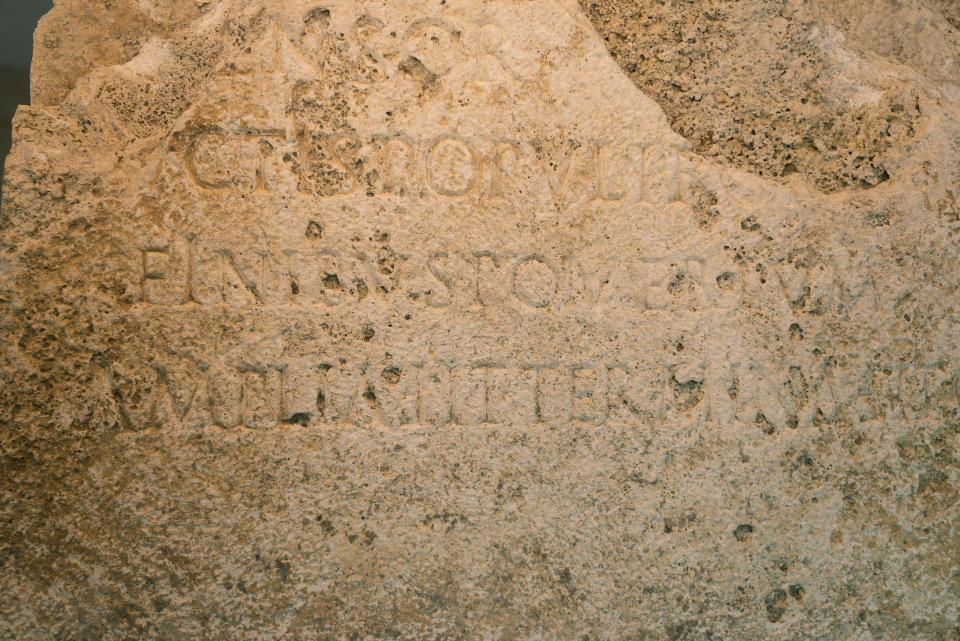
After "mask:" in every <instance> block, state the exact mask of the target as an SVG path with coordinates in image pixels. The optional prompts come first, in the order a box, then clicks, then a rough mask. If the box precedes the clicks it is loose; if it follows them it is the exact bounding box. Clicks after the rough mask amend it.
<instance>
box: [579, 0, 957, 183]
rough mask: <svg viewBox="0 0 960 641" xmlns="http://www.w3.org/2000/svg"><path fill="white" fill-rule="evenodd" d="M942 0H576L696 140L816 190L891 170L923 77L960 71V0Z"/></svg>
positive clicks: (911, 127)
mask: <svg viewBox="0 0 960 641" xmlns="http://www.w3.org/2000/svg"><path fill="white" fill-rule="evenodd" d="M940 4H942V5H944V6H942V7H941V6H938V3H937V2H933V1H928V0H911V1H909V2H891V1H890V0H871V1H870V2H862V1H856V2H837V1H835V0H825V1H823V2H820V1H817V2H796V1H793V0H749V1H747V2H741V1H735V0H709V1H707V2H690V1H679V2H663V1H662V0H635V1H631V2H620V1H619V0H582V1H581V5H582V6H583V7H584V9H585V10H586V11H587V12H588V13H589V15H590V17H591V19H592V20H593V22H594V24H596V26H597V28H598V29H599V30H600V32H601V33H602V35H603V38H604V40H605V42H606V43H607V45H608V46H609V47H610V50H611V52H612V54H613V55H614V57H615V58H616V59H617V61H618V62H619V63H620V65H621V66H622V67H623V68H624V70H625V71H626V72H627V73H628V74H629V75H630V77H631V78H632V79H633V80H634V82H635V83H636V84H637V86H638V87H640V88H641V89H642V90H644V91H645V92H647V93H648V94H649V95H650V96H651V97H653V98H654V99H655V100H656V101H657V102H658V103H659V104H660V105H661V106H662V107H663V109H664V110H665V111H666V113H667V116H668V117H669V118H670V122H671V125H672V126H673V127H674V128H675V129H676V130H677V131H679V132H680V133H681V134H683V135H684V136H685V137H686V138H688V139H689V140H690V141H691V142H692V143H693V144H694V146H695V149H696V151H697V152H698V153H701V154H703V155H705V156H707V157H711V158H715V159H717V160H718V161H722V162H725V163H729V164H731V165H733V166H736V167H739V168H742V169H746V170H748V171H752V172H755V173H757V174H759V175H762V176H767V177H775V178H782V179H790V180H793V181H797V180H803V181H804V182H807V183H809V184H812V185H814V186H816V187H817V188H818V189H820V190H821V191H824V192H833V191H837V190H847V189H870V188H872V187H875V186H876V185H878V184H882V183H883V182H884V181H886V180H888V179H889V176H890V174H891V173H893V172H894V171H896V170H897V167H898V166H899V165H900V164H901V163H902V162H903V161H904V157H905V156H906V157H909V155H910V153H911V152H910V143H911V141H913V140H914V139H915V137H916V135H917V133H918V132H917V129H918V127H920V126H921V122H922V118H921V104H920V102H919V98H920V96H921V95H922V94H923V91H922V90H921V89H920V85H922V84H923V83H924V82H926V83H927V86H928V87H932V86H936V85H938V84H940V83H947V84H948V86H955V85H956V82H957V79H958V75H957V74H958V70H960V57H958V56H960V53H958V52H960V32H958V31H957V29H956V28H955V26H954V25H952V24H951V23H950V22H949V20H950V19H951V16H953V17H955V15H954V14H956V11H957V9H956V6H957V5H956V3H940ZM951 7H953V8H951ZM948 91H949V90H948Z"/></svg>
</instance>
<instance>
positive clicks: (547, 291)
mask: <svg viewBox="0 0 960 641" xmlns="http://www.w3.org/2000/svg"><path fill="white" fill-rule="evenodd" d="M136 271H137V272H138V273H137V274H136V275H135V276H134V278H135V281H134V282H135V284H134V283H131V287H134V288H135V290H134V291H136V292H137V297H138V298H139V300H140V301H141V302H143V303H146V304H150V305H162V306H171V307H175V306H189V305H200V306H219V305H222V306H228V307H246V306H263V307H277V306H283V305H296V306H306V307H311V306H318V307H319V308H328V307H339V306H346V305H351V304H357V303H359V302H361V301H363V300H364V299H366V298H367V297H370V296H373V297H376V298H385V297H403V298H405V299H407V300H409V301H411V302H413V303H416V304H422V305H425V306H427V307H432V308H447V307H450V308H456V309H470V308H471V307H473V306H478V305H479V306H483V307H488V306H503V305H508V306H513V307H515V308H517V309H520V310H526V311H529V312H545V311H550V312H557V311H568V312H572V313H578V314H584V313H586V314H593V313H600V312H601V311H610V310H615V309H624V310H630V311H632V312H635V313H646V312H650V311H658V310H659V311H670V312H698V313H709V312H720V311H732V310H737V309H741V308H742V307H744V306H745V305H747V304H748V303H749V301H751V300H765V301H770V302H773V303H775V304H779V305H781V306H783V307H784V309H786V310H790V311H791V312H804V313H808V314H815V315H822V314H825V313H827V312H831V311H836V312H840V313H845V314H852V313H854V312H855V311H857V310H859V309H860V308H863V309H865V310H867V311H868V312H869V310H875V309H876V308H877V306H878V302H879V298H880V293H879V292H878V290H877V284H876V281H875V280H874V279H873V278H872V277H871V276H870V275H869V273H868V274H867V275H863V274H860V273H858V272H854V271H851V270H843V269H841V268H840V267H835V266H833V265H832V264H830V263H826V264H823V265H817V266H813V267H809V268H806V267H804V268H800V267H797V266H793V265H789V264H786V263H784V264H781V265H775V266H773V268H772V272H773V274H772V276H771V277H769V278H768V277H766V272H763V271H758V270H756V269H750V267H749V266H748V265H745V264H743V263H742V262H738V261H736V260H735V259H734V258H733V257H728V258H719V259H718V258H711V259H708V258H705V257H701V256H694V255H687V254H675V255H672V256H671V255H668V256H641V255H638V256H629V257H620V256H602V257H594V256H590V255H587V254H585V253H579V254H578V253H573V254H554V255H547V254H541V253H536V252H533V253H529V252H528V253H524V252H506V251H491V250H473V251H435V252H430V253H427V254H423V255H413V254H406V253H402V252H397V251H395V250H394V249H392V248H391V247H389V246H388V245H381V246H380V247H377V248H375V249H373V250H372V251H371V252H370V253H367V252H365V251H361V250H350V249H342V248H339V247H336V246H325V245H320V246H313V247H308V246H306V244H299V245H298V246H297V247H296V248H288V249H283V250H279V251H278V250H276V249H273V250H271V249H268V248H266V247H262V248H243V249H234V250H230V249H225V248H221V247H216V246H209V245H206V244H205V243H203V242H201V241H200V240H199V239H197V238H195V237H184V236H174V237H172V238H171V239H170V240H169V241H167V242H166V243H164V244H152V245H146V246H144V247H143V248H142V249H140V256H139V259H138V261H137V263H136Z"/></svg>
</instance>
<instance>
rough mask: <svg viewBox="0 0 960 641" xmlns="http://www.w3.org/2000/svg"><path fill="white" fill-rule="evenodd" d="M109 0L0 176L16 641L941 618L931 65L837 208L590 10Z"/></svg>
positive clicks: (945, 334) (883, 626)
mask: <svg viewBox="0 0 960 641" xmlns="http://www.w3.org/2000/svg"><path fill="white" fill-rule="evenodd" d="M88 5H89V6H88ZM99 7H100V5H96V6H95V5H94V3H76V4H70V5H69V7H68V5H67V4H66V3H64V4H60V5H58V7H57V8H56V9H55V10H54V12H53V13H52V14H51V16H50V17H49V18H48V19H47V21H46V23H45V24H46V25H48V26H49V25H52V24H59V25H61V27H62V31H61V32H62V33H64V34H66V33H71V32H72V31H71V29H77V30H80V31H83V29H85V28H86V27H83V26H82V25H83V24H84V23H83V21H84V20H87V19H94V18H91V16H97V15H100V14H98V13H97V11H99V10H100V9H99ZM68 8H70V10H77V11H80V12H81V13H82V16H83V17H79V18H76V19H73V18H71V16H70V13H69V11H67V9H68ZM84 8H86V9H89V11H87V12H86V13H84V12H82V11H81V10H82V9H84ZM128 9H129V10H130V11H134V10H136V11H140V12H144V13H145V14H149V15H151V16H153V18H152V19H153V20H155V21H156V23H157V24H161V23H163V25H165V26H163V28H162V29H160V28H158V29H157V30H155V31H151V32H150V34H151V35H149V36H144V35H142V34H144V33H146V32H145V31H143V30H144V29H147V28H148V27H145V26H144V25H143V24H142V23H141V22H140V21H136V24H132V23H131V24H129V25H125V23H123V22H119V23H116V24H117V29H118V30H119V31H120V34H121V35H118V36H117V38H119V40H122V39H123V37H125V36H129V37H135V38H140V40H138V42H137V45H136V46H135V47H134V48H133V49H130V50H125V51H124V52H121V54H117V56H116V57H114V58H104V59H100V58H95V57H89V58H84V60H83V61H79V62H78V63H77V64H78V65H79V66H78V67H76V68H74V69H73V70H67V71H69V73H66V72H65V74H64V75H60V76H58V75H57V74H54V73H52V72H50V71H48V70H49V69H51V67H50V66H49V65H52V64H53V61H55V58H45V59H43V60H42V61H41V60H38V65H40V66H39V67H38V69H40V70H41V71H40V73H39V77H38V79H37V82H38V85H37V86H43V83H44V82H47V81H49V82H50V83H52V84H51V85H50V86H54V85H56V86H59V87H61V90H62V91H66V92H67V93H66V95H65V96H63V97H62V99H61V98H57V97H56V96H55V95H54V94H53V93H51V94H49V95H50V96H51V97H50V98H49V100H43V101H38V103H37V104H36V105H34V106H32V107H23V108H21V110H20V112H19V113H18V116H17V120H16V143H15V147H14V150H13V152H12V154H11V156H10V158H9V160H8V164H7V174H6V178H5V180H6V182H5V186H4V203H3V217H2V236H0V238H2V254H0V278H2V280H0V333H2V334H0V345H2V350H0V359H2V360H0V375H2V380H3V385H2V387H0V426H2V427H0V430H2V431H0V456H2V457H3V460H2V466H3V468H2V469H3V470H4V475H3V476H2V477H0V479H2V480H0V487H2V492H3V499H4V500H3V502H2V503H0V637H4V638H6V637H9V638H17V639H47V638H51V637H52V638H63V639H84V640H86V639H128V638H138V639H172V638H185V639H221V638H223V639H227V638H229V639H251V640H252V639H311V640H312V639H449V638H462V639H557V640H560V639H573V638H577V639H585V638H591V639H593V638H610V639H645V638H646V639H708V638H713V639H716V638H738V639H791V638H813V639H837V638H842V639H904V638H910V639H926V640H930V641H933V640H937V641H939V640H940V639H944V638H950V637H951V635H955V633H956V629H957V624H958V620H957V617H958V614H960V598H958V597H960V584H958V582H957V577H956V571H955V565H956V561H955V557H956V549H957V543H958V542H957V538H956V532H957V526H958V525H960V521H958V516H957V514H958V510H957V506H958V503H957V502H958V493H957V490H956V486H957V481H958V463H957V456H958V454H957V452H958V447H960V442H958V435H960V406H958V380H957V379H958V376H957V374H958V369H960V368H958V365H957V352H958V347H960V346H958V340H960V334H958V331H957V325H956V321H955V320H954V319H955V311H956V309H955V307H956V300H957V296H956V283H957V282H958V276H960V274H958V271H960V262H958V259H957V258H958V257H957V251H956V235H957V230H958V227H960V214H958V210H957V204H956V203H957V197H958V195H960V194H958V193H957V192H958V184H960V177H958V175H957V172H958V169H960V163H958V162H957V159H958V149H957V141H958V139H960V136H958V133H960V122H958V113H960V110H958V109H957V99H956V96H957V93H956V91H955V87H954V85H953V84H951V82H952V81H950V80H949V79H942V80H941V81H938V82H939V84H935V83H928V82H926V81H919V80H916V79H907V80H903V82H902V85H897V84H896V83H893V81H891V82H892V83H893V84H891V87H894V88H895V89H897V90H898V91H901V90H902V91H903V92H908V93H909V94H910V96H912V98H913V100H914V103H913V104H914V105H915V106H916V105H919V107H918V108H917V110H916V113H915V114H913V115H909V119H910V122H912V123H913V124H912V125H911V127H912V128H913V132H912V134H911V136H910V137H909V140H906V139H905V144H904V145H902V147H901V148H899V150H898V151H897V154H898V155H897V156H896V162H886V161H885V164H884V169H885V171H887V172H888V177H887V179H886V180H884V181H882V182H881V181H878V183H877V186H875V187H873V188H871V189H868V190H836V191H835V192H833V193H831V194H830V195H824V194H823V193H822V192H820V191H818V190H816V189H814V188H812V187H810V186H809V185H807V184H805V183H803V182H802V181H793V182H790V183H789V184H780V183H778V182H776V181H772V180H770V179H767V178H764V177H760V176H756V175H753V174H750V173H748V172H742V171H739V170H736V169H731V168H729V167H725V166H723V165H720V164H717V163H715V162H713V161H712V160H710V159H708V158H704V157H703V156H701V155H698V154H697V153H695V151H694V146H695V145H697V144H699V142H698V141H693V142H691V141H688V140H687V139H685V138H683V137H682V136H681V135H680V134H679V133H677V132H675V131H673V130H672V129H671V128H670V126H669V123H668V120H667V117H666V116H665V115H664V113H663V112H662V111H661V110H660V108H659V107H658V106H657V105H656V103H655V102H654V101H653V100H652V99H650V98H648V97H647V96H645V95H643V94H642V93H641V92H640V91H639V90H638V89H637V88H636V87H635V86H634V85H633V84H632V83H631V81H630V79H629V78H628V77H627V76H626V75H624V74H623V72H622V71H621V69H620V68H619V67H618V66H617V64H616V62H615V61H614V60H613V59H612V58H611V57H610V55H609V54H608V53H607V51H606V50H605V48H604V47H603V43H602V40H601V39H600V37H599V36H598V34H597V33H596V32H595V31H594V30H593V27H592V25H591V24H590V22H589V21H588V20H587V19H586V16H585V15H583V14H582V13H581V12H580V10H579V8H578V7H577V6H576V4H575V3H560V2H548V1H528V2H512V1H505V2H461V3H454V2H450V1H449V0H447V1H442V0H441V1H438V2H430V3H393V4H390V5H385V4H383V3H378V2H332V3H324V4H322V5H318V4H315V3H313V2H300V1H295V0H258V1H257V2H249V1H248V0H245V1H240V0H236V1H232V0H222V1H221V2H217V3H214V2H211V3H206V4H204V3H194V4H193V5H192V6H191V5H190V4H189V3H187V4H184V5H182V6H181V5H179V4H175V3H168V4H164V3H161V2H153V3H137V4H136V5H135V6H134V5H133V4H131V5H129V7H128ZM178 12H181V13H178ZM104 15H105V14H104ZM178 16H179V17H178ZM97 19H99V18H97ZM131 20H132V19H131ZM96 28H97V29H100V27H96ZM149 29H153V27H149ZM149 29H148V30H149ZM41 31H43V29H41ZM92 36H93V34H92V33H84V34H83V35H82V37H81V36H79V35H78V36H77V37H76V39H75V41H71V42H69V43H68V42H63V43H62V44H61V46H62V47H64V48H63V49H62V51H64V52H68V51H73V50H75V49H73V47H76V50H77V51H79V50H80V47H81V45H82V43H83V42H84V41H86V40H88V39H90V38H91V37H92ZM119 40H118V41H119ZM104 46H105V47H106V46H107V44H105V45H104ZM110 46H112V45H110ZM837 47H839V45H837ZM134 49H135V51H134ZM38 55H40V56H49V55H51V54H50V53H49V52H47V53H42V54H38ZM63 55H66V54H65V53H64V54H63ZM111 55H112V54H111ZM831 55H837V56H841V55H848V54H847V50H846V49H842V48H835V49H834V50H833V54H831ZM849 55H851V56H852V55H853V54H849ZM81 62H82V64H80V63H81ZM113 62H116V63H118V64H110V63H113ZM44 65H48V66H44ZM81 67H82V68H81ZM66 68H67V65H66V63H65V65H64V69H66ZM86 68H89V71H84V69H86ZM681 71H682V70H679V69H678V74H679V73H681ZM854 71H855V69H854ZM861 71H863V73H866V71H864V70H863V69H861ZM848 73H853V71H849V72H848ZM857 73H859V72H857ZM903 117H904V118H908V116H907V115H904V116H903ZM885 153H887V152H885ZM890 153H892V152H890Z"/></svg>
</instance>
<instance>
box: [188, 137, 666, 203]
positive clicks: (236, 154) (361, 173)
mask: <svg viewBox="0 0 960 641" xmlns="http://www.w3.org/2000/svg"><path fill="white" fill-rule="evenodd" d="M190 131H192V133H190V134H189V136H190V139H189V143H188V144H186V145H185V146H184V166H185V167H186V169H187V174H188V175H189V176H190V178H191V180H192V181H193V183H194V184H195V185H196V186H197V187H200V188H201V189H203V190H214V191H216V190H227V189H239V190H241V191H246V192H257V191H260V192H270V191H278V190H281V189H283V188H284V187H285V186H291V185H294V184H295V185H296V190H297V191H299V192H300V193H302V194H307V195H312V196H317V197H321V198H326V197H333V196H351V195H361V194H365V195H367V196H381V195H396V196H409V197H419V196H420V195H421V194H422V193H424V190H425V189H428V190H429V192H430V193H432V194H434V195H436V196H444V197H449V198H463V197H472V198H474V199H475V200H482V201H497V200H503V201H506V200H511V199H513V200H516V199H519V198H520V197H521V194H522V193H523V192H524V191H528V192H529V190H530V189H531V187H533V186H535V185H537V184H545V185H547V187H548V188H549V195H550V196H551V197H552V199H553V201H554V202H555V203H556V204H557V205H559V206H564V207H565V206H569V205H570V204H573V203H578V202H620V203H628V204H635V203H651V204H665V203H670V202H675V201H679V200H681V199H682V191H683V189H682V185H681V182H682V181H681V178H682V176H681V171H680V162H681V152H680V150H679V149H678V148H677V147H674V146H664V145H658V144H640V143H629V142H610V141H603V140H587V141H566V140H564V141H546V140H542V141H541V140H532V141H518V140H508V139H504V138H498V137H489V136H473V137H468V136H462V135H457V134H453V133H446V134H441V135H438V136H435V137H433V138H431V139H427V140H420V139H415V138H412V137H410V136H407V135H404V134H399V133H381V134H373V135H368V136H362V137H361V136H358V135H356V134H354V133H338V132H332V131H324V130H322V129H319V128H318V127H317V126H315V125H313V124H311V123H302V124H299V125H297V126H296V131H295V133H293V134H288V133H287V132H285V131H284V128H283V127H282V126H279V127H276V128H270V129H262V130H251V129H246V128H245V129H227V128H224V127H221V126H218V125H212V124H209V123H199V124H195V125H193V126H192V127H191V128H190ZM534 174H539V176H536V179H534Z"/></svg>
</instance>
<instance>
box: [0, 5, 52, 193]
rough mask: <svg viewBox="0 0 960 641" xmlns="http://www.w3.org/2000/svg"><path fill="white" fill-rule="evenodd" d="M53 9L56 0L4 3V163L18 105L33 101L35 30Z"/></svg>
mask: <svg viewBox="0 0 960 641" xmlns="http://www.w3.org/2000/svg"><path fill="white" fill-rule="evenodd" d="M52 7H53V1H52V0H0V158H2V159H3V160H4V161H5V160H6V158H7V152H8V151H10V119H11V118H13V114H14V112H15V111H16V110H17V105H25V104H28V103H29V102H30V58H31V56H32V55H33V30H34V29H35V28H36V26H37V20H39V19H40V16H42V15H43V14H45V13H46V12H47V11H49V10H50V9H51V8H52ZM2 171H3V170H2V168H0V175H2Z"/></svg>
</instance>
